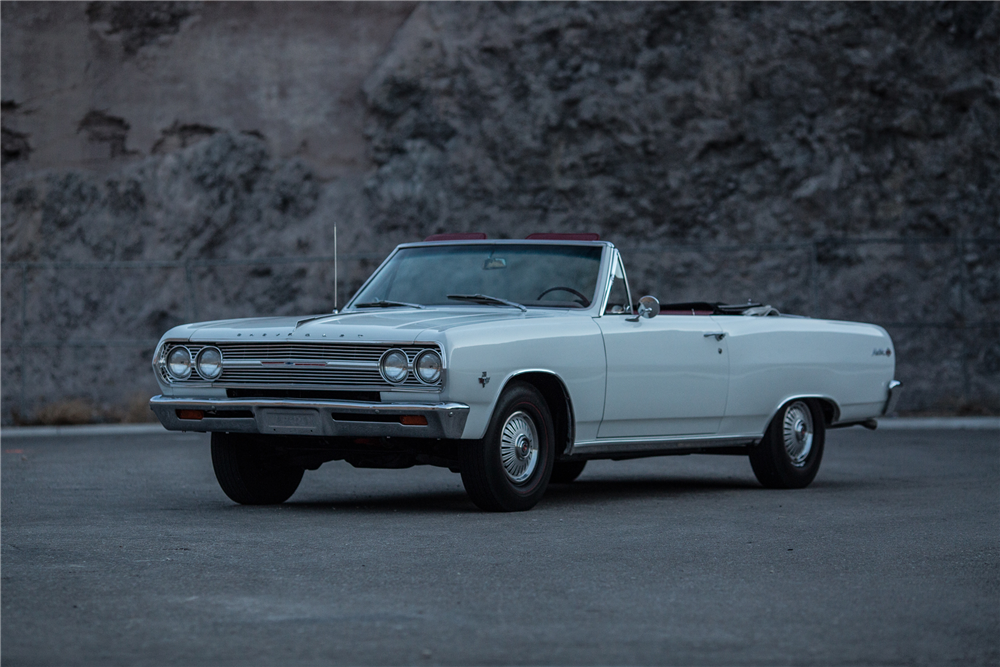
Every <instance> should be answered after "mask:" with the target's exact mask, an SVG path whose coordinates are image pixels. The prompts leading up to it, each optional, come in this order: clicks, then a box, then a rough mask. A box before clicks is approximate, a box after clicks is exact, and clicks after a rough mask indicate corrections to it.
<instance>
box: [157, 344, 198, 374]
mask: <svg viewBox="0 0 1000 667" xmlns="http://www.w3.org/2000/svg"><path fill="white" fill-rule="evenodd" d="M177 352H183V353H184V354H185V355H187V371H186V372H185V373H176V372H174V369H173V368H172V367H171V366H172V364H173V362H171V361H170V358H171V357H173V356H174V354H175V353H177ZM163 368H164V370H165V371H166V372H167V376H168V377H169V378H170V379H171V380H174V381H183V380H187V379H189V378H190V377H191V374H192V373H193V372H194V357H193V356H192V354H191V350H189V349H188V347H187V345H172V346H170V348H169V349H167V350H166V353H165V354H164V355H163Z"/></svg>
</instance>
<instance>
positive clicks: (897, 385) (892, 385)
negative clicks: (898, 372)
mask: <svg viewBox="0 0 1000 667" xmlns="http://www.w3.org/2000/svg"><path fill="white" fill-rule="evenodd" d="M902 391H903V383H902V382H900V381H899V380H892V381H891V382H889V396H888V397H887V398H886V399H885V407H884V408H883V409H882V415H883V416H885V415H887V414H889V413H890V412H892V411H893V410H895V409H896V404H897V403H899V395H900V394H901V393H902Z"/></svg>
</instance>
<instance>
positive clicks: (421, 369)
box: [413, 350, 442, 384]
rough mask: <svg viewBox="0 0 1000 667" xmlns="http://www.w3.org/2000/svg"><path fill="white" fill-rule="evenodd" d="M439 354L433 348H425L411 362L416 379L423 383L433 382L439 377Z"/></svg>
mask: <svg viewBox="0 0 1000 667" xmlns="http://www.w3.org/2000/svg"><path fill="white" fill-rule="evenodd" d="M441 366H442V364H441V355H440V354H438V353H437V352H435V351H434V350H425V351H423V352H421V353H420V354H418V355H417V358H416V360H415V361H414V362H413V371H414V372H415V373H416V374H417V379H418V380H420V381H421V382H423V383H424V384H434V383H435V382H437V381H438V380H440V379H441Z"/></svg>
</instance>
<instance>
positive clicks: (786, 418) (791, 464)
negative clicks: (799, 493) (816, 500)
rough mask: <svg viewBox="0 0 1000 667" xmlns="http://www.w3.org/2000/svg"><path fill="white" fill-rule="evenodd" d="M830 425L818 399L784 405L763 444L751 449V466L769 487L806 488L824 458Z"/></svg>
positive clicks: (800, 400)
mask: <svg viewBox="0 0 1000 667" xmlns="http://www.w3.org/2000/svg"><path fill="white" fill-rule="evenodd" d="M825 439H826V429H825V427H824V421H823V411H822V410H821V409H820V407H819V405H818V404H817V403H816V402H815V401H810V400H805V399H796V400H793V401H789V402H788V403H786V404H785V405H783V406H781V409H780V410H778V413H777V414H776V415H775V416H774V419H772V420H771V423H770V424H769V425H768V427H767V431H766V432H765V434H764V438H763V439H762V440H761V442H760V444H758V445H757V446H756V447H753V448H751V449H750V466H751V467H752V468H753V472H754V475H756V476H757V480H758V481H759V482H760V483H761V484H762V485H764V486H765V487H767V488H769V489H803V488H805V487H807V486H809V484H810V483H811V482H812V481H813V479H814V478H815V477H816V473H817V472H819V464H820V462H821V461H822V460H823V444H824V442H825Z"/></svg>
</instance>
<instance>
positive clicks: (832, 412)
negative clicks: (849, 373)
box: [813, 398, 840, 426]
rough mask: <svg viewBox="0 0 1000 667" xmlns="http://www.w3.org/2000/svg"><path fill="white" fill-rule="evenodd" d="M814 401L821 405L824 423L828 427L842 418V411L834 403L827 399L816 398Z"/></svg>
mask: <svg viewBox="0 0 1000 667" xmlns="http://www.w3.org/2000/svg"><path fill="white" fill-rule="evenodd" d="M813 400H814V401H816V403H817V404H818V405H819V409H820V410H822V411H823V421H824V422H826V426H829V425H830V424H832V423H833V422H835V421H836V420H837V419H838V418H839V417H840V409H839V408H838V407H837V404H836V403H834V402H833V401H831V400H828V399H825V398H814V399H813Z"/></svg>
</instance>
